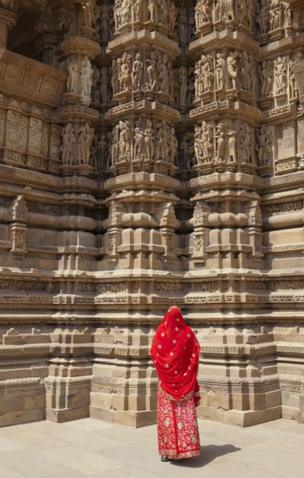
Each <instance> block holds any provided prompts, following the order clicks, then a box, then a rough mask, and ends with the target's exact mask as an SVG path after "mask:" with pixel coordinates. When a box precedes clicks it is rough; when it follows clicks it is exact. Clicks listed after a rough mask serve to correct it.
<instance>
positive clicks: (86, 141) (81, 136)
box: [77, 124, 94, 166]
mask: <svg viewBox="0 0 304 478" xmlns="http://www.w3.org/2000/svg"><path fill="white" fill-rule="evenodd" d="M77 133H78V159H79V164H80V165H85V166H89V165H90V160H91V147H92V143H93V139H94V130H93V128H91V127H90V126H89V125H88V124H84V125H82V126H80V127H79V129H78V132H77Z"/></svg>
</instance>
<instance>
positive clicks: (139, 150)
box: [134, 119, 146, 159]
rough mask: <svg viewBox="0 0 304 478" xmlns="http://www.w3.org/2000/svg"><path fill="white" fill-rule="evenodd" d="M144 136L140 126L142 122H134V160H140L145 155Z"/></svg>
mask: <svg viewBox="0 0 304 478" xmlns="http://www.w3.org/2000/svg"><path fill="white" fill-rule="evenodd" d="M145 139H146V138H145V135H144V130H143V125H142V120H141V119H139V120H137V122H136V126H135V128H134V157H135V159H140V158H142V157H144V153H145Z"/></svg>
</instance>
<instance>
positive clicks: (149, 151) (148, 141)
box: [144, 119, 155, 161]
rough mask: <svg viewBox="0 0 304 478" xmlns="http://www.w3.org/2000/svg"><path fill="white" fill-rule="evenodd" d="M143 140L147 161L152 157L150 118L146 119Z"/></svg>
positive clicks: (153, 148)
mask: <svg viewBox="0 0 304 478" xmlns="http://www.w3.org/2000/svg"><path fill="white" fill-rule="evenodd" d="M144 141H145V153H146V158H147V160H148V161H152V160H153V159H154V152H155V146H154V130H153V127H152V121H151V120H150V119H147V120H146V127H145V130H144Z"/></svg>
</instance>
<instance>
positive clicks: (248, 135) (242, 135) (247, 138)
mask: <svg viewBox="0 0 304 478" xmlns="http://www.w3.org/2000/svg"><path fill="white" fill-rule="evenodd" d="M252 153H253V144H252V132H251V129H250V127H249V126H248V125H247V124H243V125H242V126H241V128H240V131H239V137H238V157H239V162H240V163H241V164H253V162H254V161H253V154H252Z"/></svg>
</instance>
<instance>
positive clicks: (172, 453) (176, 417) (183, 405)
mask: <svg viewBox="0 0 304 478" xmlns="http://www.w3.org/2000/svg"><path fill="white" fill-rule="evenodd" d="M157 432H158V448H159V453H160V455H162V456H166V457H168V458H170V459H173V460H180V459H182V458H191V457H193V456H198V455H199V454H200V452H201V446H200V437H199V430H198V425H197V418H196V409H195V404H194V398H186V399H184V400H182V401H174V400H170V399H169V398H168V396H167V395H166V394H165V393H164V392H163V391H162V390H161V389H159V390H158V394H157Z"/></svg>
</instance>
